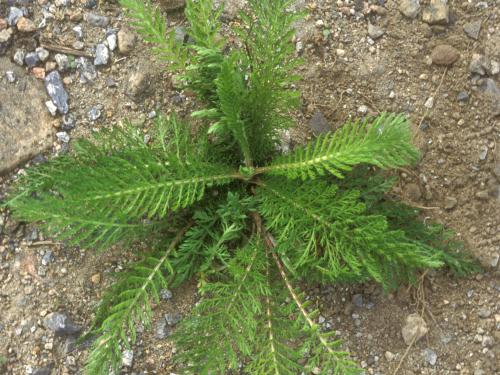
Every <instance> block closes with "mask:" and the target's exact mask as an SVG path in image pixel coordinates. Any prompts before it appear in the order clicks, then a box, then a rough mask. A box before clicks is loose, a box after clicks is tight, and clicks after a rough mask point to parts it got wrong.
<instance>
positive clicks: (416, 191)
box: [405, 183, 422, 202]
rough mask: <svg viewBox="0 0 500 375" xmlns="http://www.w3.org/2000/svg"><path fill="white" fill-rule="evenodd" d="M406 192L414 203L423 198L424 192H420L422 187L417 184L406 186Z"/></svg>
mask: <svg viewBox="0 0 500 375" xmlns="http://www.w3.org/2000/svg"><path fill="white" fill-rule="evenodd" d="M405 191H406V195H407V196H408V198H409V199H410V200H411V201H413V202H416V201H418V200H419V199H420V198H422V192H421V191H420V187H419V186H418V185H417V184H413V183H411V184H408V185H406V186H405Z"/></svg>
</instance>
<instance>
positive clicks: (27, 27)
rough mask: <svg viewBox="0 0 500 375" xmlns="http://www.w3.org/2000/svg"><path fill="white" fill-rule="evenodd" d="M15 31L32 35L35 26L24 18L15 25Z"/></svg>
mask: <svg viewBox="0 0 500 375" xmlns="http://www.w3.org/2000/svg"><path fill="white" fill-rule="evenodd" d="M16 26H17V29H18V30H19V31H20V32H22V33H32V32H34V31H36V25H35V23H34V22H33V21H32V20H30V19H28V18H26V17H21V18H19V20H18V21H17V23H16Z"/></svg>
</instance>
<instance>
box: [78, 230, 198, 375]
mask: <svg viewBox="0 0 500 375" xmlns="http://www.w3.org/2000/svg"><path fill="white" fill-rule="evenodd" d="M188 228H189V227H186V228H184V229H182V230H180V231H179V233H178V234H177V236H176V237H175V238H174V239H173V240H172V241H171V242H170V244H169V245H168V247H167V248H166V249H165V250H164V251H163V253H159V254H157V255H148V256H147V257H145V258H144V259H143V260H141V261H139V262H137V263H135V264H133V265H131V266H130V267H129V269H128V270H126V271H124V272H122V274H121V275H120V278H119V280H118V281H117V282H116V283H114V284H113V285H112V286H111V287H110V288H109V289H108V291H107V292H106V293H105V294H104V296H103V298H102V300H101V303H100V304H99V307H98V309H97V313H96V317H95V319H94V322H93V325H92V328H91V329H90V331H89V332H87V334H86V335H85V337H84V338H86V337H94V336H96V335H97V338H96V339H95V341H94V343H93V345H92V348H91V352H90V355H89V357H88V359H87V362H86V366H85V370H86V373H87V374H90V375H108V374H109V371H110V369H113V371H114V372H115V373H116V374H118V373H119V372H120V367H121V362H122V347H125V348H130V346H131V345H133V344H134V343H135V341H136V337H137V333H136V326H137V325H138V324H144V325H145V326H146V328H148V327H149V326H150V324H151V317H152V311H151V299H153V301H155V302H156V303H158V302H159V296H158V291H159V290H160V289H163V288H166V287H167V286H168V283H167V279H166V275H167V272H168V269H169V268H170V267H169V257H170V255H171V253H172V251H173V250H174V249H175V247H176V246H177V245H178V243H179V242H180V241H181V240H182V238H183V236H184V234H185V233H186V231H187V230H188ZM129 340H130V341H129Z"/></svg>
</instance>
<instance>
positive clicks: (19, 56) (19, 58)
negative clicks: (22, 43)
mask: <svg viewBox="0 0 500 375" xmlns="http://www.w3.org/2000/svg"><path fill="white" fill-rule="evenodd" d="M25 56H26V52H25V51H24V50H22V49H18V50H17V51H16V53H14V62H15V63H16V64H17V65H20V66H23V65H24V58H25Z"/></svg>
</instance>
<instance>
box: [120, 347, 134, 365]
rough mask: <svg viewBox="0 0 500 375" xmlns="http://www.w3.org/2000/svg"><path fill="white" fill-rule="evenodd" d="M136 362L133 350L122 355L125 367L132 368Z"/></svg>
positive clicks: (125, 351)
mask: <svg viewBox="0 0 500 375" xmlns="http://www.w3.org/2000/svg"><path fill="white" fill-rule="evenodd" d="M133 362H134V352H133V351H132V350H124V351H123V353H122V365H123V366H125V367H132V363H133Z"/></svg>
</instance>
